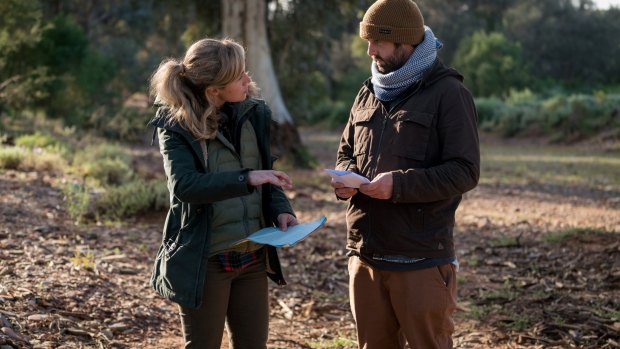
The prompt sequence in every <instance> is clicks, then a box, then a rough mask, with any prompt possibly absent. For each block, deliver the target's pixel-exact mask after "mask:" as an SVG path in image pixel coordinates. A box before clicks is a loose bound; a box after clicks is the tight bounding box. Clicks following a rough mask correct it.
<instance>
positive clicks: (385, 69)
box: [373, 46, 410, 74]
mask: <svg viewBox="0 0 620 349" xmlns="http://www.w3.org/2000/svg"><path fill="white" fill-rule="evenodd" d="M409 57H410V56H407V51H406V50H405V49H404V48H403V47H402V46H398V47H396V49H394V54H393V55H392V56H390V57H388V58H383V57H381V56H379V55H376V56H374V57H373V59H374V61H375V64H376V66H377V70H378V71H379V73H381V74H389V73H391V72H393V71H395V70H398V69H400V68H401V67H402V66H403V65H405V63H407V60H409ZM379 61H380V62H381V63H380V64H379Z"/></svg>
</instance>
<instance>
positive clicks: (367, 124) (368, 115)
mask: <svg viewBox="0 0 620 349" xmlns="http://www.w3.org/2000/svg"><path fill="white" fill-rule="evenodd" d="M376 110H377V109H376V108H367V109H358V110H356V111H355V113H354V117H353V126H354V127H355V143H354V149H353V156H359V155H362V154H366V153H368V149H369V147H370V144H371V143H372V138H373V129H372V119H373V116H374V115H375V111H376Z"/></svg>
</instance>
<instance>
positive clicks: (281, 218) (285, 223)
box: [278, 213, 299, 231]
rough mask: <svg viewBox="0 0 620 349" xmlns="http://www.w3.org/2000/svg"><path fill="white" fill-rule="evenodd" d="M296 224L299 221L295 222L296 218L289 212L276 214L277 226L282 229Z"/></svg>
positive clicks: (284, 229)
mask: <svg viewBox="0 0 620 349" xmlns="http://www.w3.org/2000/svg"><path fill="white" fill-rule="evenodd" d="M297 224H299V222H297V218H295V216H293V215H292V214H290V213H280V214H279V215H278V227H279V228H280V230H282V231H286V229H288V227H292V226H294V225H297Z"/></svg>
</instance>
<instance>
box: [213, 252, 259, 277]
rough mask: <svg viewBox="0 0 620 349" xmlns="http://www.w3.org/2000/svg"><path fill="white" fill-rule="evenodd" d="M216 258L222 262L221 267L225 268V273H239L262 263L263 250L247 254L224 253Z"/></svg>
mask: <svg viewBox="0 0 620 349" xmlns="http://www.w3.org/2000/svg"><path fill="white" fill-rule="evenodd" d="M216 256H217V259H218V260H219V261H220V265H221V266H222V268H224V271H237V270H243V269H245V268H247V267H249V266H250V265H254V264H256V263H258V262H260V261H262V259H263V258H262V257H263V249H262V248H260V249H258V250H256V251H252V252H247V253H243V252H237V251H230V252H222V253H218V254H217V255H216Z"/></svg>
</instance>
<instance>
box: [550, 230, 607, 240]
mask: <svg viewBox="0 0 620 349" xmlns="http://www.w3.org/2000/svg"><path fill="white" fill-rule="evenodd" d="M605 233H606V231H605V229H602V228H592V227H573V228H568V229H564V230H560V231H557V232H554V233H551V234H547V235H545V236H544V237H543V241H545V242H549V243H559V242H563V241H566V240H567V239H570V238H572V237H574V236H576V235H581V236H580V240H582V241H588V236H587V235H588V234H605Z"/></svg>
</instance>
